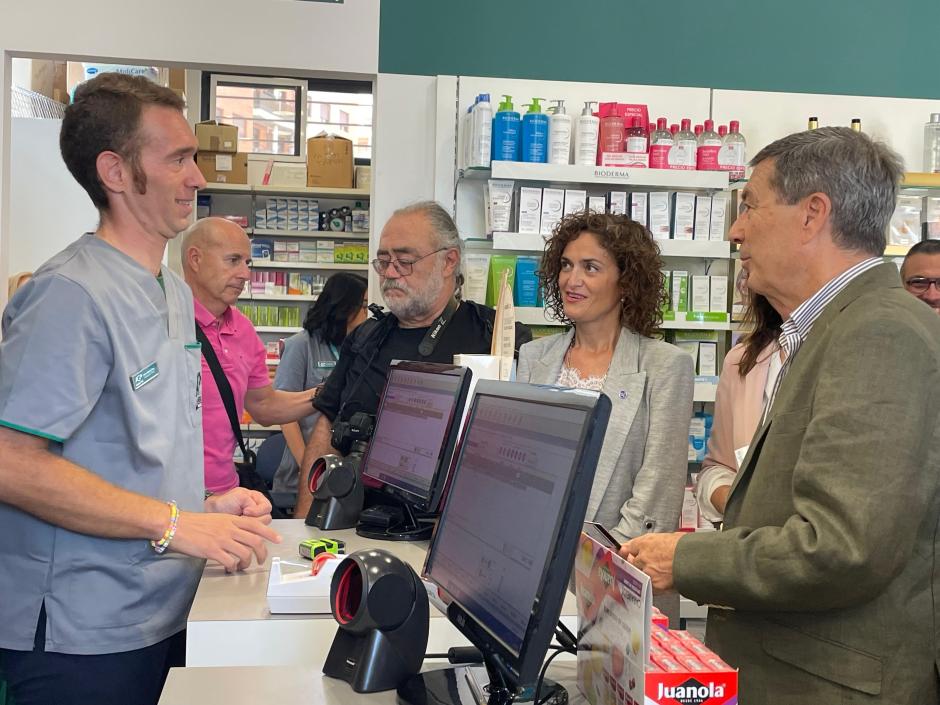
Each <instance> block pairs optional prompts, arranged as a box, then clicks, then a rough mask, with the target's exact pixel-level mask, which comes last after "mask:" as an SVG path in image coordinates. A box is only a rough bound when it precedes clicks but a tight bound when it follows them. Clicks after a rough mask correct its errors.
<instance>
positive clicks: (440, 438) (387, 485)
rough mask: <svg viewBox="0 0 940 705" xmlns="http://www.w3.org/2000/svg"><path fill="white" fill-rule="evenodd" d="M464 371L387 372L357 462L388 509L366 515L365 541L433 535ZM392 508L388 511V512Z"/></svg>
mask: <svg viewBox="0 0 940 705" xmlns="http://www.w3.org/2000/svg"><path fill="white" fill-rule="evenodd" d="M470 377H471V374H470V371H469V370H468V369H466V368H463V367H455V366H454V365H445V364H439V363H431V362H397V363H394V364H393V365H392V366H391V367H390V369H389V373H388V379H387V381H386V384H385V389H384V391H383V392H382V399H381V400H380V402H379V407H378V411H377V413H376V417H375V430H374V432H373V434H372V440H371V442H370V443H369V448H368V450H367V451H366V454H365V457H364V458H363V462H362V474H363V477H364V478H370V479H371V480H373V481H374V482H376V483H378V484H379V487H380V490H381V492H382V494H383V495H384V497H385V499H384V500H382V501H385V500H387V504H386V505H384V506H383V505H380V506H379V507H371V508H369V509H366V510H365V511H364V512H363V513H362V515H361V516H360V522H359V525H358V526H357V528H356V530H357V532H358V533H359V534H361V535H363V536H368V537H370V538H378V539H388V540H411V541H413V540H418V539H427V538H429V537H430V536H431V531H432V529H433V526H434V520H433V518H430V519H429V518H428V517H433V516H434V515H436V512H437V510H438V505H439V503H440V499H441V495H442V493H443V491H444V487H445V484H446V482H447V476H448V472H449V470H450V467H451V464H452V460H453V456H454V448H455V446H456V445H457V435H458V432H459V430H460V418H461V414H462V412H463V408H464V405H465V403H466V399H467V389H468V387H469V385H470ZM388 505H391V506H388Z"/></svg>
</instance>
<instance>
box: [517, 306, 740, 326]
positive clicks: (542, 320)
mask: <svg viewBox="0 0 940 705" xmlns="http://www.w3.org/2000/svg"><path fill="white" fill-rule="evenodd" d="M515 310H516V321H517V322H518V323H524V324H525V325H528V326H561V325H566V324H564V323H561V322H559V321H557V320H556V319H555V318H553V317H552V315H551V313H550V312H549V311H548V310H547V309H544V308H540V307H536V306H516V309H515ZM660 328H661V329H662V330H725V331H727V330H737V324H736V323H731V322H728V321H686V320H682V321H663V324H662V325H661V326H660Z"/></svg>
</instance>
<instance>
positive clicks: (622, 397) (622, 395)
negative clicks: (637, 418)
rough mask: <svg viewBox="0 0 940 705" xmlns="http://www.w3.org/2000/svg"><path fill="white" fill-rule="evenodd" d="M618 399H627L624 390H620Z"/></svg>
mask: <svg viewBox="0 0 940 705" xmlns="http://www.w3.org/2000/svg"><path fill="white" fill-rule="evenodd" d="M620 398H621V399H626V398H627V392H626V390H624V389H621V390H620Z"/></svg>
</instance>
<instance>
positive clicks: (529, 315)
mask: <svg viewBox="0 0 940 705" xmlns="http://www.w3.org/2000/svg"><path fill="white" fill-rule="evenodd" d="M516 322H517V323H523V324H525V325H527V326H560V325H564V324H563V323H560V322H558V321H556V320H555V319H554V318H552V317H551V313H550V312H549V311H548V309H544V308H541V307H538V306H516Z"/></svg>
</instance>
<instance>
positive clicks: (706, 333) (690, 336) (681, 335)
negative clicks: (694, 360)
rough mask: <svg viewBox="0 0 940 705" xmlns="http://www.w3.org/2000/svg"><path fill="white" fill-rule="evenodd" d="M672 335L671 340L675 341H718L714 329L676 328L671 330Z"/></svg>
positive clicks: (716, 332)
mask: <svg viewBox="0 0 940 705" xmlns="http://www.w3.org/2000/svg"><path fill="white" fill-rule="evenodd" d="M673 336H674V337H673V340H675V342H677V343H690V342H696V343H701V342H714V343H717V342H718V331H716V330H676V331H673Z"/></svg>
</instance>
